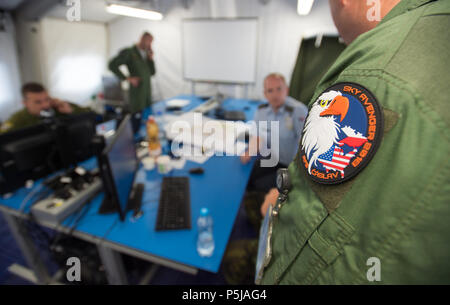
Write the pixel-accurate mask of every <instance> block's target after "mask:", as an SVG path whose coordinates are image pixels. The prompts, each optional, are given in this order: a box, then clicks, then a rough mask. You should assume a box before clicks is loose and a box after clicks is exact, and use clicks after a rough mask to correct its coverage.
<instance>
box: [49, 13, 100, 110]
mask: <svg viewBox="0 0 450 305" xmlns="http://www.w3.org/2000/svg"><path fill="white" fill-rule="evenodd" d="M41 31H42V48H43V53H42V58H41V60H42V62H43V75H44V77H43V80H44V83H45V84H46V85H47V88H48V90H49V93H50V94H51V95H52V96H55V97H57V98H60V99H64V100H68V101H72V102H75V103H77V104H85V103H86V102H88V100H89V98H90V97H91V95H92V94H94V93H96V92H98V91H99V90H100V89H101V77H102V75H103V74H104V72H105V70H106V54H107V31H106V27H105V25H104V24H101V23H90V22H69V21H66V20H62V19H53V18H45V19H43V20H42V22H41Z"/></svg>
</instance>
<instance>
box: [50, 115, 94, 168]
mask: <svg viewBox="0 0 450 305" xmlns="http://www.w3.org/2000/svg"><path fill="white" fill-rule="evenodd" d="M96 116H97V115H96V114H95V113H94V112H84V113H80V114H72V115H65V116H62V117H59V118H57V120H56V121H55V126H56V128H57V135H58V145H59V146H60V151H61V158H62V161H63V166H64V167H70V166H72V165H76V164H77V163H79V162H82V161H84V160H87V159H88V158H90V157H92V156H94V149H93V146H92V139H93V137H94V136H95V135H96Z"/></svg>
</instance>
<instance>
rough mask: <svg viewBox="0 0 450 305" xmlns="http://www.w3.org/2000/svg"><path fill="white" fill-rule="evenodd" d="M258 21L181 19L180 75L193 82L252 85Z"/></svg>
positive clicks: (243, 19) (254, 74) (252, 19)
mask: <svg viewBox="0 0 450 305" xmlns="http://www.w3.org/2000/svg"><path fill="white" fill-rule="evenodd" d="M257 38H258V20H257V19H256V18H242V19H185V20H183V35H182V39H183V43H182V45H183V74H184V78H185V79H188V80H193V81H212V82H219V83H221V82H222V83H254V82H255V77H256V51H257V50H256V48H257V40H258V39H257Z"/></svg>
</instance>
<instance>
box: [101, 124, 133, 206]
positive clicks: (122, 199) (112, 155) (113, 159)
mask: <svg viewBox="0 0 450 305" xmlns="http://www.w3.org/2000/svg"><path fill="white" fill-rule="evenodd" d="M106 154H107V156H108V160H109V166H110V169H111V174H112V179H113V181H114V184H115V185H114V187H115V189H116V194H117V200H118V201H119V205H120V209H121V210H122V212H123V214H125V210H126V206H127V203H128V199H129V196H130V193H131V190H132V188H133V182H134V176H135V173H136V170H137V167H138V164H139V163H138V162H139V161H138V159H137V156H136V148H135V146H134V137H133V130H132V128H131V122H130V119H129V116H127V117H126V119H124V120H123V121H122V123H121V125H120V126H119V129H118V130H117V132H116V136H115V138H114V140H113V141H112V143H111V144H110V145H109V146H108V147H107V148H106Z"/></svg>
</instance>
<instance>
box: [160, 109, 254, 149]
mask: <svg viewBox="0 0 450 305" xmlns="http://www.w3.org/2000/svg"><path fill="white" fill-rule="evenodd" d="M166 122H167V124H166V126H165V132H166V136H167V138H168V139H171V140H172V141H173V142H174V143H183V145H184V146H192V147H199V148H200V149H201V151H202V153H205V152H211V151H212V152H214V154H216V155H227V156H238V155H240V154H241V153H242V152H243V151H244V150H245V148H246V144H245V143H244V142H241V141H237V140H238V139H241V138H243V136H242V135H243V134H245V133H246V132H248V130H249V127H248V125H247V124H246V123H244V122H232V121H222V120H213V119H210V118H208V117H204V116H203V115H202V114H200V113H195V112H189V113H185V114H183V115H181V116H170V117H166ZM197 156H198V155H197Z"/></svg>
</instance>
